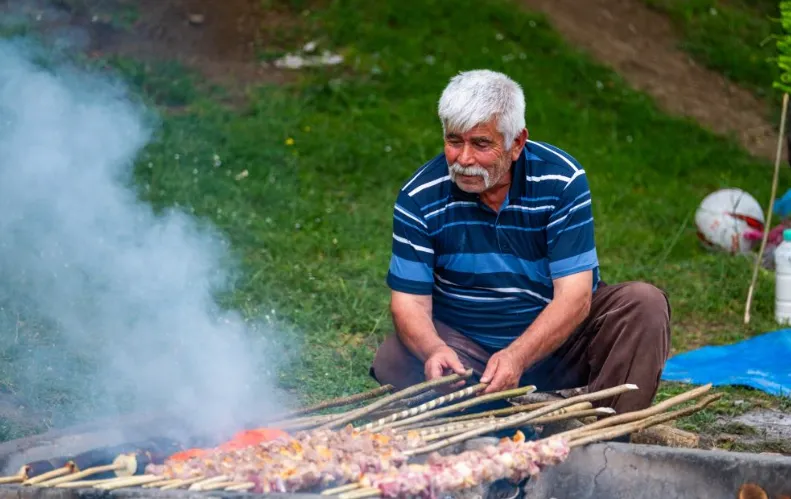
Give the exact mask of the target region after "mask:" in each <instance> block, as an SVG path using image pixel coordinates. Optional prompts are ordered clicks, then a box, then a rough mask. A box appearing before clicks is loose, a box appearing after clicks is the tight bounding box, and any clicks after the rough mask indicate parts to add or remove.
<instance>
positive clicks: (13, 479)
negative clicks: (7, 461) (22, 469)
mask: <svg viewBox="0 0 791 499" xmlns="http://www.w3.org/2000/svg"><path fill="white" fill-rule="evenodd" d="M26 479H27V477H26V476H25V474H24V473H20V474H18V475H13V476H4V477H2V478H0V485H5V484H8V483H18V482H24V481H25V480H26Z"/></svg>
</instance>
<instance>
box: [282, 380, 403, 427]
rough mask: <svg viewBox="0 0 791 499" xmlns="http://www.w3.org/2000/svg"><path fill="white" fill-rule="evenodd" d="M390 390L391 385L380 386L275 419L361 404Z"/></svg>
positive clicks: (297, 410) (310, 406) (290, 412)
mask: <svg viewBox="0 0 791 499" xmlns="http://www.w3.org/2000/svg"><path fill="white" fill-rule="evenodd" d="M392 390H393V385H382V386H380V387H378V388H374V389H373V390H368V391H367V392H362V393H357V394H354V395H349V396H347V397H338V398H334V399H330V400H326V401H324V402H319V403H318V404H313V405H309V406H307V407H303V408H301V409H295V410H293V411H289V412H286V413H284V414H281V415H279V416H277V417H278V419H286V418H291V417H294V416H299V415H301V414H309V413H311V412H316V411H320V410H322V409H330V408H332V407H341V406H344V405H350V404H354V403H356V402H362V401H363V400H369V399H372V398H376V397H378V396H379V395H384V394H385V393H389V392H390V391H392Z"/></svg>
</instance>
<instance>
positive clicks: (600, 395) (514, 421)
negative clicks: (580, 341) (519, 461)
mask: <svg viewBox="0 0 791 499" xmlns="http://www.w3.org/2000/svg"><path fill="white" fill-rule="evenodd" d="M631 390H637V385H633V384H624V385H619V386H615V387H612V388H608V389H606V390H600V391H598V392H592V393H586V394H583V395H577V396H574V397H569V398H567V399H563V400H558V401H557V402H552V403H551V404H548V405H546V406H544V407H542V408H540V409H536V410H535V411H531V412H528V413H526V414H516V415H514V416H508V417H506V418H503V419H504V421H500V422H496V423H490V424H486V425H483V426H480V427H478V428H474V429H472V430H469V431H466V432H464V433H460V434H458V435H454V436H452V437H450V438H446V439H444V440H441V441H439V442H435V443H433V444H429V445H426V446H423V447H420V448H417V449H409V450H407V451H405V452H404V454H405V455H406V456H415V455H418V454H425V453H428V452H433V451H435V450H439V449H442V448H443V447H446V446H448V445H452V444H455V443H457V442H463V441H465V440H468V439H470V438H473V437H477V436H479V435H483V434H485V433H489V432H492V431H499V430H505V429H508V428H513V427H517V426H519V425H521V424H523V423H525V422H527V421H530V420H531V419H535V418H537V417H539V416H545V415H547V414H549V413H551V412H553V411H556V410H558V409H562V408H564V407H567V406H570V405H573V404H577V403H579V402H590V401H594V400H601V399H604V398H607V397H612V396H614V395H618V394H621V393H624V392H627V391H631Z"/></svg>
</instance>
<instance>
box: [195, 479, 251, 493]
mask: <svg viewBox="0 0 791 499" xmlns="http://www.w3.org/2000/svg"><path fill="white" fill-rule="evenodd" d="M244 483H245V482H234V481H233V480H226V481H224V482H217V483H210V484H209V485H204V486H202V487H201V488H200V490H201V491H203V492H206V491H209V490H220V489H224V488H226V487H233V486H234V485H242V484H244Z"/></svg>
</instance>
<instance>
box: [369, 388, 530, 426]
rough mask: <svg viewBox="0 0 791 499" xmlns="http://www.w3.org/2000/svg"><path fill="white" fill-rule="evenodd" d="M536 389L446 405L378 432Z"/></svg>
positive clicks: (499, 393)
mask: <svg viewBox="0 0 791 499" xmlns="http://www.w3.org/2000/svg"><path fill="white" fill-rule="evenodd" d="M535 389H536V387H535V386H533V385H530V386H523V387H521V388H516V389H513V390H504V391H501V392H494V393H488V394H486V395H478V396H477V397H474V398H471V399H469V400H465V401H463V402H457V403H455V404H452V405H447V406H445V407H440V408H439V409H434V410H432V411H428V412H424V413H423V414H418V415H417V416H412V417H410V418H406V419H401V420H399V421H395V422H393V423H388V424H386V425H383V426H380V427H379V428H377V429H379V430H383V429H385V428H398V427H400V426H406V425H409V424H412V423H417V422H420V421H425V420H427V419H433V418H435V417H436V416H443V415H445V414H452V413H454V412H457V411H460V410H462V409H467V408H470V407H473V406H476V405H480V404H483V403H485V402H493V401H495V400H503V399H508V398H512V397H520V396H522V395H525V394H527V393H531V392H533V391H535Z"/></svg>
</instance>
